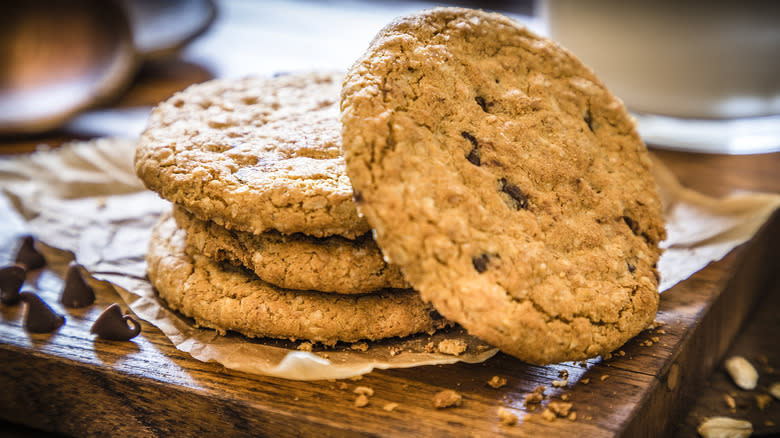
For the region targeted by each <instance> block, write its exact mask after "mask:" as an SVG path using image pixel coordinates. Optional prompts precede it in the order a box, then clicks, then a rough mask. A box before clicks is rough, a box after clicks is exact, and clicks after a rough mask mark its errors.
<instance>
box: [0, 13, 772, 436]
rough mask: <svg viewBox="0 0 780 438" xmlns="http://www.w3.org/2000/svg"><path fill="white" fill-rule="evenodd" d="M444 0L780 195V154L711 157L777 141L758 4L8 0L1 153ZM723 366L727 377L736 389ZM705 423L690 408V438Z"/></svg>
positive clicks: (751, 185)
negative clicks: (525, 41) (552, 55)
mask: <svg viewBox="0 0 780 438" xmlns="http://www.w3.org/2000/svg"><path fill="white" fill-rule="evenodd" d="M437 5H457V6H464V7H473V8H482V9H486V10H492V11H498V12H502V13H504V14H507V15H509V16H511V17H513V18H515V19H517V20H518V21H520V22H521V23H524V24H525V25H527V26H528V27H529V28H530V29H531V30H533V31H535V32H538V33H542V34H547V35H551V36H552V37H553V38H554V39H555V40H557V41H559V42H560V43H561V44H563V45H564V46H566V47H568V48H569V49H571V50H572V51H573V52H574V53H575V54H576V55H577V56H578V57H580V58H581V59H582V60H583V61H584V62H585V63H586V64H588V65H589V66H591V67H592V68H593V69H594V70H595V71H596V73H597V74H598V75H599V76H600V77H601V78H602V79H603V80H604V81H605V82H606V84H607V85H608V87H610V89H612V91H613V92H614V93H615V94H616V95H618V96H619V97H621V98H622V99H624V101H625V102H626V104H627V105H628V107H629V108H630V109H631V110H632V111H633V112H634V114H635V115H636V116H637V119H638V121H639V129H640V134H641V135H642V136H643V138H644V139H645V141H646V142H648V143H649V144H650V145H651V146H652V147H653V148H655V149H656V153H657V155H658V156H659V157H660V158H662V159H663V160H664V161H665V162H666V163H667V164H668V165H670V167H672V168H673V170H675V173H676V174H677V175H678V177H679V178H680V179H681V181H682V182H683V184H685V185H690V186H692V187H693V188H695V189H697V190H701V191H703V192H707V193H709V194H717V195H722V194H724V193H725V192H726V191H727V190H732V189H733V188H735V187H736V188H740V189H744V190H750V189H756V190H758V189H760V190H774V191H777V189H776V187H778V182H777V181H778V179H780V172H778V171H777V167H776V163H777V162H778V154H767V155H761V156H756V157H747V156H746V157H723V156H721V155H715V154H716V153H720V154H753V153H760V152H769V151H776V150H780V115H778V114H779V113H780V2H778V1H774V2H772V1H760V0H747V1H742V2H726V1H721V0H713V1H710V2H706V3H702V2H694V1H671V0H657V1H654V2H645V3H638V2H624V1H618V0H591V1H587V2H586V1H582V0H579V1H577V0H537V1H534V0H524V1H523V0H519V1H508V0H507V1H452V2H428V1H411V0H408V1H369V0H330V1H314V0H311V1H305V0H286V1H282V0H266V1H253V0H160V1H154V0H27V1H24V2H8V1H6V2H2V3H0V155H4V154H15V153H29V152H31V151H33V150H35V149H36V148H38V147H39V145H40V144H46V145H48V146H51V147H57V146H59V145H60V144H62V143H64V142H67V141H70V140H74V139H90V138H94V137H100V136H126V137H134V136H137V135H139V134H140V133H141V131H142V130H143V129H144V126H145V124H146V120H147V117H148V115H149V113H150V112H151V109H152V107H153V106H154V105H156V104H157V103H159V102H160V101H162V100H165V99H167V98H168V97H170V96H171V95H172V94H173V93H175V92H177V91H179V90H181V89H183V88H185V87H186V86H188V85H190V84H193V83H199V82H203V81H206V80H209V79H212V78H240V77H244V76H248V75H272V74H275V73H282V72H290V71H300V70H313V69H328V70H345V69H347V68H348V67H349V66H350V65H351V64H352V62H353V61H354V60H355V59H356V58H357V57H358V56H359V55H360V54H361V53H362V52H363V50H365V48H366V47H367V46H368V43H369V42H370V41H371V39H372V38H373V36H374V35H375V34H376V32H377V31H378V30H379V29H380V28H381V27H383V26H384V25H385V24H386V23H388V22H389V21H390V20H391V19H393V18H394V17H397V16H399V15H403V14H406V13H411V12H414V11H418V10H420V9H425V8H431V7H434V6H437ZM660 149H677V150H683V151H693V152H696V153H677V152H670V151H661V150H660ZM701 152H706V153H707V155H705V154H701ZM772 178H774V180H771V179H772ZM770 180H771V181H770ZM712 181H718V182H719V184H712V183H711V182H712ZM696 184H698V185H696ZM768 187H769V188H768ZM772 187H774V189H772ZM0 189H1V188H0ZM774 308H777V306H775V307H774ZM776 325H777V320H776V318H775V319H772V320H771V321H768V322H767V321H762V322H759V321H753V324H752V325H751V327H753V328H757V329H756V330H757V331H756V332H755V333H753V332H748V333H749V334H751V333H752V334H751V336H749V337H747V338H745V339H743V340H741V341H740V340H738V341H737V343H736V344H737V345H756V347H755V348H754V350H757V351H759V350H760V349H761V348H763V347H760V346H761V345H763V344H759V343H756V342H757V341H756V340H757V339H764V340H766V336H765V333H766V332H770V333H771V332H772V330H766V327H775V326H776ZM756 333H757V335H756ZM751 340H752V342H754V344H750V342H751ZM751 351H752V350H751ZM769 353H772V351H769ZM721 374H722V373H721ZM721 374H718V373H715V375H714V377H713V378H714V379H715V383H716V386H717V385H720V387H721V388H723V387H729V386H728V382H725V381H724V380H723V379H724V378H723V376H722V375H721ZM718 379H720V380H718ZM724 382H725V383H724ZM697 403H698V404H697V405H696V407H695V409H696V410H697V411H698V412H699V413H701V412H705V413H717V414H725V415H728V414H729V413H728V411H726V407H725V405H724V404H723V399H722V392H720V391H704V392H703V393H702V395H701V396H700V397H699V401H698V402H697ZM775 405H776V403H775ZM774 409H775V410H774V411H772V412H777V410H776V409H777V406H775V407H774ZM751 412H752V413H753V414H755V410H754V411H751ZM751 415H752V414H751ZM767 415H769V414H767ZM775 418H776V417H775ZM697 421H698V420H697V417H695V416H689V418H688V419H687V420H686V424H685V425H684V427H683V429H682V432H681V434H680V436H689V435H691V434H695V432H694V430H695V427H696V424H697ZM754 424H756V425H758V424H761V423H758V422H757V423H754ZM757 431H758V430H757ZM28 434H36V435H40V436H50V434H47V433H44V432H36V431H33V430H30V429H28V428H25V427H20V426H15V425H12V424H9V423H5V422H0V436H29V435H28Z"/></svg>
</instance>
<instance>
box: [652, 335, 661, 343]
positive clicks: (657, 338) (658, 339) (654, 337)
mask: <svg viewBox="0 0 780 438" xmlns="http://www.w3.org/2000/svg"><path fill="white" fill-rule="evenodd" d="M650 340H651V341H653V342H658V341H660V340H661V338H659V337H658V336H652V337H651V338H650Z"/></svg>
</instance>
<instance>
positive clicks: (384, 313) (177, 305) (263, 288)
mask: <svg viewBox="0 0 780 438" xmlns="http://www.w3.org/2000/svg"><path fill="white" fill-rule="evenodd" d="M185 247H186V236H185V232H184V231H183V230H181V229H179V228H177V226H176V222H175V221H174V220H173V219H172V218H171V217H170V216H167V217H164V218H163V219H162V220H161V222H160V223H159V224H158V225H157V226H156V227H155V229H154V231H153V233H152V237H151V240H150V244H149V251H148V253H147V257H146V261H147V264H148V275H149V279H150V280H151V282H152V284H153V285H154V287H155V288H156V289H157V291H158V293H159V295H160V298H162V299H163V300H164V301H165V302H166V303H167V304H168V306H169V307H170V308H172V309H174V310H178V311H180V312H181V313H182V314H184V315H186V316H189V317H192V318H193V319H194V320H195V322H196V323H197V324H198V325H199V326H203V327H210V328H213V329H216V330H217V331H218V332H220V333H224V332H226V331H227V330H233V331H237V332H240V333H243V334H244V335H246V336H250V337H272V338H287V339H291V340H295V339H307V340H310V341H314V342H322V343H323V344H327V345H332V344H335V343H336V342H337V341H346V342H355V341H359V340H362V339H366V340H376V339H381V338H388V337H394V336H407V335H411V334H415V333H420V332H433V331H435V330H437V329H439V328H443V327H445V326H447V325H449V323H448V322H447V321H446V320H444V319H443V318H441V316H439V315H438V313H437V312H436V311H435V310H434V309H433V308H432V307H431V306H430V304H424V303H423V302H422V300H420V297H419V295H418V294H417V293H416V292H414V291H413V290H411V289H408V290H402V291H381V292H377V293H372V294H363V295H337V294H323V293H318V292H303V291H294V290H288V289H281V288H278V287H275V286H272V285H270V284H268V283H266V282H264V281H262V280H260V279H259V278H257V277H256V276H254V275H252V274H251V273H249V272H248V271H246V270H243V269H241V268H237V267H234V266H232V265H229V264H220V263H217V262H215V261H213V260H211V259H210V258H208V257H205V256H199V255H193V256H191V255H188V254H187V253H186V252H185Z"/></svg>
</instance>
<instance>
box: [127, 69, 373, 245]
mask: <svg viewBox="0 0 780 438" xmlns="http://www.w3.org/2000/svg"><path fill="white" fill-rule="evenodd" d="M341 80H342V76H341V75H340V74H320V73H307V74H295V75H286V76H278V77H275V78H269V79H264V78H249V79H242V80H213V81H209V82H206V83H203V84H198V85H193V86H191V87H189V88H187V89H186V90H184V91H182V92H180V93H177V94H175V95H174V96H173V97H171V98H170V99H168V100H167V101H165V102H163V103H161V104H160V105H159V106H158V107H157V108H155V110H154V111H153V112H152V115H151V117H150V119H149V122H148V125H147V129H146V131H145V132H144V133H143V135H142V137H141V140H140V143H139V145H138V148H137V150H136V155H135V169H136V173H137V174H138V176H139V177H140V178H141V180H143V182H144V184H145V185H146V186H147V187H148V188H150V189H152V190H154V191H156V192H158V193H159V194H160V195H161V196H162V197H163V198H165V199H168V200H170V201H172V202H174V203H177V204H180V205H183V206H185V207H186V208H187V209H188V210H189V211H191V212H192V213H194V214H195V215H196V216H198V217H199V218H200V219H203V220H212V221H214V222H216V223H218V224H220V225H222V226H224V227H226V228H229V229H235V230H240V231H247V232H250V233H254V234H259V233H263V232H265V231H267V230H270V229H275V230H277V231H279V232H281V233H284V234H291V233H306V234H309V235H311V236H316V237H323V236H330V235H341V236H344V237H347V238H355V237H357V236H361V235H363V234H365V233H366V232H367V231H368V230H369V228H368V224H367V223H366V222H365V220H363V219H362V218H360V217H358V214H357V211H356V209H355V205H354V203H353V202H352V187H351V186H350V183H349V180H348V179H347V176H346V174H345V172H344V160H343V158H342V157H341V153H340V150H339V148H340V143H341V142H340V133H339V129H340V128H339V126H340V125H339V122H338V95H339V94H338V93H339V87H340V85H341Z"/></svg>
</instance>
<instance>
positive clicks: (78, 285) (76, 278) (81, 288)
mask: <svg viewBox="0 0 780 438" xmlns="http://www.w3.org/2000/svg"><path fill="white" fill-rule="evenodd" d="M60 302H61V303H62V304H63V305H64V306H65V307H86V306H89V305H90V304H92V303H94V302H95V291H93V290H92V287H91V286H90V285H88V284H87V282H86V281H85V280H84V277H82V276H81V269H79V265H78V263H76V262H75V261H71V262H70V263H69V264H68V271H67V272H66V273H65V287H64V288H63V289H62V295H61V296H60Z"/></svg>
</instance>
